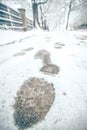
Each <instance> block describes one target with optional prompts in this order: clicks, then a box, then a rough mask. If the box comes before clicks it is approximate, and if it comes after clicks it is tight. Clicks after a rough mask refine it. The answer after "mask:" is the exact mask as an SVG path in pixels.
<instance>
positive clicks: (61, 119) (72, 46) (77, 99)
mask: <svg viewBox="0 0 87 130" xmlns="http://www.w3.org/2000/svg"><path fill="white" fill-rule="evenodd" d="M27 48H32V49H31V50H30V51H26V49H27ZM41 49H46V50H47V51H49V52H50V53H51V60H52V63H54V64H55V65H58V66H59V67H60V72H59V74H58V75H54V76H53V75H45V74H43V73H41V72H40V71H39V70H40V68H41V67H42V61H41V60H40V59H34V55H35V54H36V53H37V51H38V50H41ZM17 54H22V55H18V56H17ZM29 77H40V78H41V77H43V78H45V79H46V80H47V81H49V82H50V83H53V84H54V87H55V101H54V103H53V105H52V107H51V109H50V111H49V112H48V113H47V115H46V117H45V119H44V120H43V121H41V122H39V123H38V124H36V125H35V126H34V127H32V128H28V129H27V130H87V32H80V31H65V32H58V31H55V32H43V31H41V30H39V31H38V30H34V31H28V32H16V31H4V30H3V31H0V130H18V128H17V127H16V126H15V124H14V119H13V112H14V110H13V104H14V100H15V99H14V98H15V96H16V93H17V90H19V88H20V86H21V85H22V84H23V82H24V81H25V80H27V79H28V78H29Z"/></svg>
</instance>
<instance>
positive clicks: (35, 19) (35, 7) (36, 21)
mask: <svg viewBox="0 0 87 130" xmlns="http://www.w3.org/2000/svg"><path fill="white" fill-rule="evenodd" d="M47 2H48V0H46V1H42V2H37V1H36V0H32V10H33V25H34V27H36V24H38V25H39V26H40V23H39V18H38V6H39V5H42V4H45V3H47Z"/></svg>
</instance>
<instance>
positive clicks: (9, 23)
mask: <svg viewBox="0 0 87 130" xmlns="http://www.w3.org/2000/svg"><path fill="white" fill-rule="evenodd" d="M32 28H33V22H32V21H31V20H29V19H27V18H26V16H25V10H24V9H19V11H16V10H14V9H12V8H10V7H8V6H6V5H5V4H2V3H0V29H13V30H25V31H26V30H29V29H32Z"/></svg>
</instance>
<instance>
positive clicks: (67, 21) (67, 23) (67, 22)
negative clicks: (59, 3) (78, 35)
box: [65, 0, 72, 30]
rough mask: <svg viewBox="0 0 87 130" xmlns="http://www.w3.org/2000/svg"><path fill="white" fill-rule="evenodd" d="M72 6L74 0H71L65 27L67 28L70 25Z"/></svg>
mask: <svg viewBox="0 0 87 130" xmlns="http://www.w3.org/2000/svg"><path fill="white" fill-rule="evenodd" d="M71 7H72V0H70V3H69V7H68V13H67V19H66V27H65V29H66V30H67V29H68V25H69V17H70V13H71Z"/></svg>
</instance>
